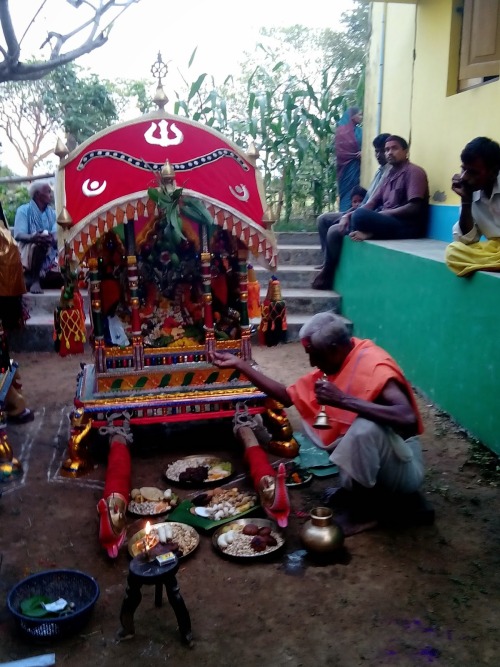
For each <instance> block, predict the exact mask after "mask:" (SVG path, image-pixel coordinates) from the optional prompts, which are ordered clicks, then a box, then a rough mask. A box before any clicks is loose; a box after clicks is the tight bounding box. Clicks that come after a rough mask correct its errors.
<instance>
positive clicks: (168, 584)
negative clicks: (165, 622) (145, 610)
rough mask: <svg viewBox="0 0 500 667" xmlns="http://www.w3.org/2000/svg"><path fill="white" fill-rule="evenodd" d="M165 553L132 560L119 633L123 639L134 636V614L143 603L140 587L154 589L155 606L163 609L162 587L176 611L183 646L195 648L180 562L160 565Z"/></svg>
mask: <svg viewBox="0 0 500 667" xmlns="http://www.w3.org/2000/svg"><path fill="white" fill-rule="evenodd" d="M160 553H162V551H161V550H160V551H157V550H156V549H154V550H152V552H151V553H150V555H149V556H145V555H144V554H140V555H139V556H136V557H135V558H133V559H132V560H131V562H130V565H129V573H128V577H127V590H126V592H125V599H124V600H123V603H122V608H121V612H120V623H121V624H122V629H121V631H120V632H119V633H118V634H119V637H120V638H121V639H126V638H127V639H128V638H129V637H133V636H134V634H135V627H134V613H135V610H136V609H137V607H138V606H139V604H140V602H141V600H142V594H141V586H143V585H144V584H145V585H147V586H151V585H154V586H155V606H156V607H161V606H162V591H163V586H165V590H166V591H167V598H168V601H169V602H170V605H171V607H172V609H173V610H174V613H175V616H176V618H177V623H178V624H179V632H180V634H181V639H182V641H183V643H184V644H187V645H188V646H192V645H193V637H192V633H191V619H190V617H189V612H188V610H187V607H186V604H185V603H184V600H183V599H182V596H181V594H180V591H179V586H178V584H177V579H176V577H175V575H176V574H177V571H178V569H179V561H178V560H177V558H175V560H173V561H172V562H171V563H168V564H167V565H159V564H158V563H157V561H156V556H158V555H159V554H160Z"/></svg>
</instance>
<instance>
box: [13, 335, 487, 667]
mask: <svg viewBox="0 0 500 667" xmlns="http://www.w3.org/2000/svg"><path fill="white" fill-rule="evenodd" d="M254 356H255V358H256V359H257V361H258V362H259V364H260V366H261V367H262V369H263V370H265V371H266V372H268V373H270V374H272V375H273V376H274V377H276V378H278V379H280V380H282V381H284V382H289V381H292V380H293V379H295V378H296V377H298V376H299V374H301V373H302V372H303V371H304V370H306V369H307V367H308V366H307V363H308V362H307V357H306V355H305V354H304V353H303V351H302V349H301V346H300V344H297V343H292V344H289V345H283V346H279V347H277V348H258V347H257V348H254ZM16 359H17V361H19V362H20V366H21V370H22V378H23V381H24V393H25V396H26V398H27V400H28V402H29V405H30V406H31V407H32V408H34V409H35V410H36V419H35V421H34V422H32V423H31V424H27V425H23V426H10V427H9V436H10V441H11V444H12V446H13V449H14V453H15V455H16V456H17V457H18V458H19V459H21V460H22V462H23V464H24V475H23V476H22V478H20V479H18V480H16V481H14V482H11V483H9V484H3V485H2V486H1V489H2V490H3V496H2V498H1V499H0V523H1V542H0V551H1V569H0V597H1V602H0V661H2V662H5V661H9V660H16V659H21V658H25V657H29V656H34V655H39V654H42V653H52V652H55V653H56V664H57V665H71V666H72V667H88V666H89V665H92V666H93V667H101V666H111V665H117V664H123V665H134V666H135V665H137V666H139V665H148V666H149V665H155V666H156V665H164V664H170V665H174V666H177V665H179V666H180V665H183V667H191V666H195V665H196V666H198V665H206V666H208V667H234V665H241V667H254V666H255V667H256V666H257V665H259V666H261V665H272V666H276V667H282V666H283V667H285V666H291V667H300V666H303V667H309V666H311V667H313V666H314V667H316V666H322V665H325V666H326V665H328V666H329V667H335V666H337V665H338V666H340V667H354V666H355V665H364V666H372V665H373V666H375V665H384V666H385V665H390V666H392V665H394V666H398V667H403V666H406V665H408V666H412V667H413V666H415V665H426V664H431V663H434V664H436V665H443V666H446V667H448V666H455V665H456V666H460V667H471V666H472V667H476V666H479V665H498V664H500V636H499V633H498V618H500V595H499V593H498V591H499V590H500V568H499V564H500V495H499V492H498V480H499V477H498V473H497V471H496V460H494V459H492V457H490V456H489V454H488V452H487V451H486V450H483V449H482V448H481V447H480V446H478V445H477V444H476V445H474V444H473V443H471V441H470V439H469V438H468V437H467V434H466V433H464V432H463V431H461V430H460V429H458V428H457V427H456V426H455V425H454V424H453V423H452V422H451V421H450V420H449V419H448V418H447V417H446V415H443V414H442V413H440V412H439V411H438V410H436V409H435V408H434V407H433V406H431V405H428V404H427V403H426V402H425V401H424V400H422V399H419V400H420V405H421V408H422V413H423V416H424V420H425V424H426V433H425V435H424V437H423V444H424V450H425V457H426V463H427V466H428V472H427V477H426V481H425V487H424V491H425V493H426V497H427V498H428V499H429V500H430V501H431V502H432V504H433V505H434V507H435V509H436V522H435V525H433V526H425V527H412V528H406V529H401V530H393V529H384V530H382V529H378V530H373V531H369V532H364V533H361V534H358V535H355V536H352V537H349V538H347V539H346V541H345V547H346V550H345V557H344V558H342V559H341V562H337V563H333V564H328V565H320V564H317V563H315V562H313V561H310V560H307V559H306V560H305V561H304V562H303V567H300V568H299V570H298V571H295V572H292V571H291V570H290V568H289V567H288V564H289V562H290V558H289V556H290V554H292V555H293V553H294V552H296V551H297V550H298V549H300V548H301V544H300V541H299V536H298V532H299V529H300V527H301V526H302V524H303V523H304V521H305V520H306V518H307V513H308V511H309V510H310V509H311V508H312V507H315V506H317V505H319V504H321V503H320V499H321V494H322V492H323V490H324V488H325V487H326V486H330V485H332V484H334V483H335V478H329V479H326V480H320V479H317V478H315V479H314V480H313V482H312V483H311V485H310V486H308V487H305V488H302V489H296V490H291V496H292V504H293V512H292V516H291V517H290V521H289V527H288V528H287V529H286V539H287V541H286V545H285V549H284V552H283V553H281V554H280V555H279V556H278V557H277V558H276V559H274V560H272V561H270V562H261V561H258V560H256V561H252V562H250V563H247V562H245V563H240V562H234V561H229V560H226V559H224V558H222V557H220V556H219V555H218V554H217V553H216V552H215V551H214V550H213V548H212V545H211V541H210V537H209V536H208V535H206V534H202V535H201V537H200V545H199V547H198V548H197V549H196V550H195V551H194V552H193V553H192V554H191V555H190V556H189V557H188V558H186V559H184V560H183V561H181V567H180V570H179V573H178V577H177V578H178V583H179V585H180V590H181V593H182V595H183V597H184V600H185V602H186V604H187V607H188V609H189V612H190V615H191V620H192V626H193V635H194V647H193V648H187V647H185V646H184V645H182V644H181V642H180V641H179V635H178V631H177V628H176V621H175V617H174V614H173V611H172V609H171V608H170V606H169V605H168V603H166V602H165V603H164V606H163V607H162V608H161V609H158V608H155V606H154V595H153V588H152V587H144V588H143V600H142V602H141V604H140V606H139V608H138V610H137V612H136V615H135V621H136V635H135V637H134V638H133V639H131V640H129V641H126V642H121V643H120V642H117V640H116V633H117V630H118V629H119V612H120V606H121V602H122V600H123V595H124V591H125V583H126V576H127V572H128V564H129V556H128V553H127V550H126V548H123V549H122V551H121V552H120V554H119V556H118V558H117V559H116V560H110V559H109V558H108V557H107V555H106V554H105V552H104V551H102V550H101V548H100V546H99V543H98V539H97V528H98V524H97V513H96V504H97V501H98V500H99V498H100V497H101V494H102V489H103V485H104V475H105V464H104V462H101V463H100V464H98V465H97V467H96V469H95V470H94V471H93V472H92V473H90V474H89V475H87V476H86V477H83V478H80V479H77V480H72V479H67V478H63V477H61V475H60V473H59V466H60V463H61V460H62V459H63V457H64V455H65V448H66V443H67V438H68V433H69V422H68V414H69V410H70V408H71V405H72V399H73V396H74V391H75V386H76V375H77V372H78V370H79V364H80V362H81V361H82V358H67V359H61V358H60V357H58V356H57V355H55V354H48V353H47V354H42V353H37V354H19V355H17V356H16ZM88 360H89V361H90V357H88ZM289 413H290V417H291V419H292V423H293V425H294V427H295V428H298V427H299V425H298V421H297V418H296V414H295V413H294V411H293V410H290V411H289ZM198 451H203V452H206V451H213V452H214V453H222V454H223V455H224V456H225V457H226V458H228V457H229V458H231V459H232V460H233V461H234V463H235V465H236V468H237V472H243V471H244V468H243V464H242V460H241V451H240V448H239V446H238V445H237V444H236V443H235V442H234V440H232V439H231V438H230V437H228V438H223V439H222V441H221V438H220V434H219V435H217V432H216V431H215V430H214V431H212V429H210V428H209V427H205V428H204V429H199V428H198V429H192V430H190V431H184V432H183V434H182V437H180V438H179V437H171V438H167V437H166V436H165V432H164V430H163V429H162V428H161V427H160V428H159V429H153V430H149V431H147V432H146V431H145V432H144V433H143V434H142V435H140V436H138V437H137V439H136V443H135V446H134V457H133V480H132V481H133V485H137V486H144V485H152V486H161V487H163V488H166V486H167V483H166V482H165V480H164V479H163V477H162V475H163V472H164V470H165V469H166V465H167V464H168V462H169V461H171V460H173V459H176V458H178V457H179V456H183V455H186V454H191V453H196V452H198ZM168 486H171V485H170V484H169V485H168ZM178 493H179V495H180V496H181V497H187V495H188V492H186V491H185V490H182V489H180V490H178ZM132 520H133V519H130V521H132ZM50 568H75V569H79V570H83V571H85V572H87V573H89V574H91V575H92V576H94V577H95V578H96V579H97V581H98V583H99V586H100V597H99V600H98V601H97V604H96V606H95V609H94V612H93V614H92V616H91V618H90V620H89V622H88V624H87V625H86V626H85V628H84V630H83V631H82V633H81V634H79V635H77V636H75V637H72V638H68V639H63V640H58V641H57V642H52V643H45V644H33V643H30V642H28V641H27V640H26V639H23V638H22V637H20V636H19V635H18V634H17V633H16V628H15V625H14V623H13V620H12V619H11V617H10V614H9V613H8V610H7V607H6V605H5V600H6V598H7V595H8V592H9V590H10V589H11V588H12V587H13V586H14V585H15V584H16V583H17V582H18V581H20V580H21V579H23V578H24V577H25V576H27V575H28V574H30V573H35V572H39V571H41V570H46V569H50Z"/></svg>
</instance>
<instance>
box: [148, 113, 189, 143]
mask: <svg viewBox="0 0 500 667" xmlns="http://www.w3.org/2000/svg"><path fill="white" fill-rule="evenodd" d="M157 128H160V136H159V137H157V136H155V133H156V130H157ZM170 132H172V133H173V135H174V136H173V138H172V139H171V138H170V137H169V128H168V121H166V120H165V119H164V118H162V119H161V120H160V122H159V123H155V122H154V121H153V122H152V123H151V127H150V128H149V129H148V130H146V132H145V133H144V139H146V141H147V142H148V144H156V145H158V146H163V147H165V146H178V145H179V144H181V143H182V142H183V141H184V135H183V134H182V132H181V131H180V130H179V128H178V127H177V125H176V124H175V123H172V125H171V126H170Z"/></svg>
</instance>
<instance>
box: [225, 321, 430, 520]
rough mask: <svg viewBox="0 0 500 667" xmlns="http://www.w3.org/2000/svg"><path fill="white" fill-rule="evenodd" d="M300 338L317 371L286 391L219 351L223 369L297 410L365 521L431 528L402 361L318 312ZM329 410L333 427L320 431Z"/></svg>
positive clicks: (418, 425)
mask: <svg viewBox="0 0 500 667" xmlns="http://www.w3.org/2000/svg"><path fill="white" fill-rule="evenodd" d="M300 338H301V340H302V344H303V346H304V348H305V351H306V352H307V354H308V355H309V360H310V363H311V366H315V367H317V369H318V370H314V371H312V372H310V373H308V374H307V375H305V376H303V377H301V378H299V379H298V380H297V381H296V382H295V383H294V384H292V385H290V386H289V387H285V386H284V385H283V384H281V383H279V382H277V381H276V380H274V379H272V378H269V377H267V376H266V375H264V374H263V373H262V372H260V371H259V370H257V368H256V367H255V366H252V365H250V364H249V363H248V362H246V361H244V360H242V359H241V358H239V357H236V356H235V355H233V354H230V353H224V352H215V353H213V356H212V362H213V363H214V365H216V366H218V367H219V368H236V369H237V370H239V371H240V372H242V373H244V374H245V375H246V376H247V377H248V379H249V380H250V381H251V382H253V383H254V384H255V386H256V387H258V388H259V389H260V390H261V391H264V392H265V393H266V394H267V395H268V396H270V397H272V398H274V399H275V400H277V401H279V402H280V403H282V404H283V405H284V406H285V407H289V406H291V405H294V406H295V407H296V408H297V410H298V412H299V415H300V416H301V418H302V421H303V426H304V430H305V432H306V434H307V435H308V436H309V437H310V438H311V439H312V440H313V441H314V443H315V444H316V445H318V446H319V447H322V448H324V449H327V450H328V451H330V452H331V455H330V460H331V461H332V462H333V463H335V464H336V465H337V466H338V467H339V469H340V480H341V484H342V489H341V491H340V490H339V493H337V494H334V495H333V498H335V502H338V501H339V499H340V498H342V502H347V506H348V508H349V509H350V510H351V511H352V512H354V513H355V516H354V518H355V519H356V520H357V521H360V520H367V519H368V518H370V519H375V520H382V521H383V520H388V521H390V520H394V521H397V522H399V521H401V520H402V521H410V522H426V523H428V522H431V521H432V520H433V511H432V510H431V509H429V508H426V507H425V503H424V501H423V498H422V497H421V496H420V494H419V493H418V490H419V488H420V486H421V484H422V481H423V478H424V464H423V460H422V451H421V446H420V439H419V437H418V435H419V434H420V433H421V432H422V430H423V426H422V420H421V418H420V415H419V412H418V407H417V404H416V401H415V397H414V395H413V392H412V389H411V387H410V385H409V383H408V381H407V380H406V378H405V377H404V375H403V372H402V371H401V369H400V368H399V367H398V365H397V364H396V362H395V361H394V360H393V359H392V358H391V357H390V355H389V354H388V353H387V352H385V351H384V350H383V349H382V348H380V347H378V346H377V345H375V344H374V343H373V342H372V341H370V340H360V339H357V338H351V336H350V335H349V333H348V330H347V327H346V325H345V323H344V321H343V320H342V319H341V318H340V317H339V316H338V315H334V314H333V313H318V314H316V315H314V316H313V317H312V318H311V319H310V321H309V322H308V323H306V324H305V325H304V326H303V327H302V329H301V331H300ZM321 406H323V407H324V409H325V411H326V415H327V418H328V425H327V428H325V429H322V430H319V429H316V428H315V427H314V423H315V421H316V417H317V415H318V412H319V411H320V409H321Z"/></svg>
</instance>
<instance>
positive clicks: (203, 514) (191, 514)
mask: <svg viewBox="0 0 500 667" xmlns="http://www.w3.org/2000/svg"><path fill="white" fill-rule="evenodd" d="M258 509H259V502H258V497H257V495H256V494H255V493H254V492H253V491H247V490H246V489H243V488H239V487H237V486H234V487H232V488H225V487H223V488H221V487H219V488H217V489H209V490H207V491H205V492H204V493H200V494H198V495H197V496H195V497H194V498H192V499H191V500H183V501H182V502H181V503H180V504H179V506H178V507H176V508H175V510H174V511H173V513H172V515H171V519H172V521H184V522H185V523H187V524H189V525H191V526H196V527H197V528H201V529H202V530H206V531H210V530H212V529H214V528H218V527H219V526H223V525H224V524H225V523H228V522H229V521H233V520H234V519H238V518H240V517H242V516H244V515H245V514H249V513H250V512H255V511H256V510H258Z"/></svg>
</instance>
